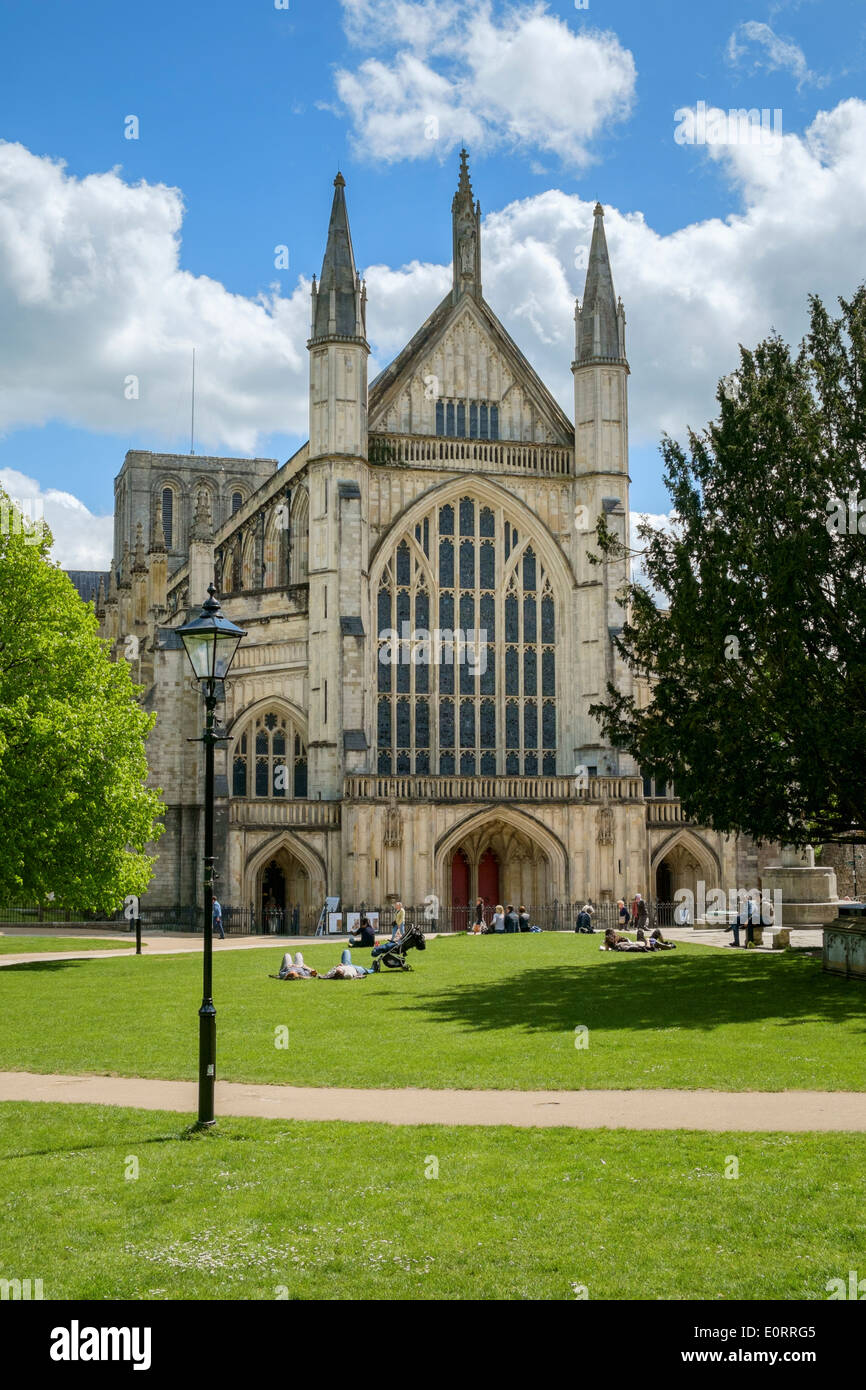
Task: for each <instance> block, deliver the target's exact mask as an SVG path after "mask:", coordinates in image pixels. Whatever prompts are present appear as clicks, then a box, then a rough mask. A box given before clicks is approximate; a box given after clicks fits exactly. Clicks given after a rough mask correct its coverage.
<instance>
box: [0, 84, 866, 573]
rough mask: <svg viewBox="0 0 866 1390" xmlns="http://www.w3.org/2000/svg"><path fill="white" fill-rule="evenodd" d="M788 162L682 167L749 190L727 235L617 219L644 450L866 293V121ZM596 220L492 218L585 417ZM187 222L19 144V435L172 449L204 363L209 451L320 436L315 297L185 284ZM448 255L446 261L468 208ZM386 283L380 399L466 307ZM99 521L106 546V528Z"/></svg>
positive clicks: (617, 262)
mask: <svg viewBox="0 0 866 1390" xmlns="http://www.w3.org/2000/svg"><path fill="white" fill-rule="evenodd" d="M774 146H778V148H765V147H762V146H760V145H750V144H734V145H721V146H719V145H716V146H707V147H698V146H682V147H680V150H679V157H680V158H681V159H682V160H683V174H684V176H685V175H686V174H690V173H692V172H693V171H694V169H695V167H696V165H697V164H698V163H699V162H700V161H703V160H710V161H714V162H715V163H716V165H717V167H719V169H720V171H721V172H722V174H723V175H724V177H725V178H726V179H727V180H728V183H729V185H730V187H731V188H732V190H733V192H734V195H735V196H736V198H737V199H738V201H739V204H740V210H739V211H738V212H736V213H734V214H732V215H730V216H729V217H727V218H724V219H722V218H711V219H708V220H706V221H702V222H696V223H692V224H690V225H688V226H685V227H682V228H679V229H677V230H674V231H673V232H670V233H668V234H666V235H661V234H659V233H658V232H657V231H655V230H654V229H653V228H652V227H651V226H649V225H648V224H647V222H646V220H645V218H644V216H643V215H642V213H640V212H639V211H635V210H628V209H619V208H615V207H609V208H608V209H607V212H606V217H605V226H606V231H607V237H608V244H609V246H610V252H611V260H612V265H613V275H614V281H615V285H616V289H617V292H618V293H619V294H621V296H622V298H623V301H624V304H625V309H626V315H627V320H628V323H627V329H626V333H627V344H628V353H629V360H630V363H631V369H632V376H631V380H630V412H629V414H630V429H631V439H632V443H633V444H634V445H636V446H650V445H653V444H655V443H657V442H658V438H659V435H660V433H661V432H662V431H663V430H667V431H669V432H670V433H671V434H673V435H674V436H675V437H677V438H680V439H682V438H683V437H684V433H685V427H686V425H687V424H689V425H692V426H694V427H697V428H700V427H701V426H702V425H703V424H704V423H705V422H706V420H708V419H710V418H712V417H713V416H714V415H715V414H716V412H717V403H716V401H715V392H716V385H717V382H718V380H719V378H721V377H722V376H724V375H726V374H727V373H728V372H730V371H731V370H732V369H734V368H735V367H736V366H737V361H738V354H737V344H738V343H739V342H742V343H744V344H745V345H747V346H748V345H754V344H755V343H757V342H758V341H759V340H760V339H761V338H763V337H765V336H766V335H767V334H768V333H769V332H770V331H771V330H772V329H773V328H775V329H777V330H778V331H779V332H780V333H781V334H782V335H783V336H784V337H785V338H787V339H788V340H789V341H798V340H799V338H800V336H801V334H802V332H803V330H804V328H805V325H806V322H807V304H806V299H807V295H808V293H809V292H815V293H818V294H820V295H821V297H822V298H823V299H824V301H825V302H826V303H827V304H829V305H830V306H831V307H832V306H833V305H834V304H835V300H836V297H837V296H838V295H839V294H843V295H849V294H850V293H852V292H853V290H854V289H855V287H856V286H857V285H858V284H859V283H860V281H861V280H862V279H863V256H862V247H863V244H864V240H866V164H864V162H863V159H862V150H863V149H864V148H866V103H864V102H863V101H860V100H856V99H851V100H848V101H844V102H842V103H840V104H839V105H837V106H836V107H835V108H834V109H832V110H829V111H824V112H820V113H819V114H818V116H817V117H816V118H815V120H814V121H813V122H812V124H811V126H810V127H809V128H808V129H807V130H806V131H805V132H804V134H803V135H793V134H786V135H783V136H781V137H780V138H779V140H778V141H774ZM599 191H601V190H599ZM592 210H593V202H592V200H588V201H584V200H583V199H581V198H580V197H579V196H577V195H576V194H566V193H563V192H561V191H559V190H556V189H548V190H546V191H545V192H542V193H539V194H537V195H535V196H532V197H527V198H524V199H521V200H519V201H516V202H513V203H509V204H508V205H506V206H505V207H503V208H501V209H499V210H497V211H493V212H490V213H488V215H487V216H486V217H485V218H484V223H483V231H482V235H483V238H484V252H483V265H484V279H485V284H484V291H485V295H486V297H487V299H488V300H489V302H490V303H491V305H492V306H493V308H494V310H495V311H496V312H497V313H499V315H500V317H501V318H502V320H503V322H504V323H505V325H506V327H507V328H508V330H509V332H510V333H511V334H512V335H513V336H514V337H515V339H516V340H517V342H518V343H519V345H520V347H521V348H522V349H523V351H524V352H525V353H526V355H527V357H528V358H529V360H530V361H531V362H532V364H533V366H534V367H535V368H536V370H537V371H538V372H539V373H540V375H541V377H542V378H543V380H544V381H546V383H547V384H548V386H549V387H550V389H551V390H552V391H553V392H554V394H555V395H556V396H557V397H558V398H559V400H560V402H561V403H562V405H563V406H564V408H565V409H566V411H567V412H568V413H569V414H570V413H571V410H572V378H571V372H570V364H571V360H572V357H573V347H574V338H573V334H574V323H573V309H574V296H575V294H582V292H583V282H584V276H585V265H586V250H587V247H588V246H589V240H590V236H591V231H592ZM182 215H183V205H182V201H181V196H180V194H179V193H178V192H177V190H172V189H167V188H164V187H162V186H151V185H147V184H138V185H136V186H135V187H130V186H128V185H127V184H125V183H124V182H123V180H122V178H121V177H120V175H119V174H118V173H111V174H102V175H92V176H90V177H89V178H83V179H75V178H73V177H71V176H69V175H67V173H66V172H65V171H64V169H63V167H62V165H59V164H57V163H56V162H53V161H51V160H48V159H42V158H38V157H36V156H34V155H32V154H29V153H28V152H27V151H26V150H24V149H22V147H21V146H13V145H0V316H2V321H3V324H4V333H3V335H2V336H0V428H5V429H11V428H13V427H15V426H24V425H35V424H43V423H45V422H46V421H48V420H52V419H53V420H60V421H62V422H63V423H66V424H73V425H77V426H79V427H84V428H88V429H92V430H96V431H112V432H115V433H120V434H127V435H128V436H132V435H133V434H134V433H135V434H136V437H138V438H142V437H144V438H145V439H147V440H149V441H151V443H150V447H154V448H159V447H161V446H162V447H165V444H164V441H165V440H166V439H170V438H172V436H173V432H174V431H176V427H177V410H176V406H177V402H178V383H179V382H181V383H183V382H185V381H187V380H188V371H189V356H190V349H191V346H192V345H193V344H194V343H195V344H198V345H199V357H198V361H199V362H200V363H201V366H202V370H201V371H199V373H198V382H199V386H198V392H197V394H198V408H197V419H198V435H199V441H200V445H201V448H202V450H204V449H205V448H207V449H209V450H211V451H213V452H215V453H230V452H242V453H243V452H250V453H252V452H255V451H256V449H257V448H258V447H260V446H259V441H260V439H261V437H262V436H263V435H265V434H267V433H271V432H277V431H279V432H285V433H294V434H297V435H299V436H301V437H304V435H305V432H306V428H307V361H306V358H307V354H306V350H305V343H306V338H307V334H308V331H309V318H308V315H309V297H308V296H309V286H308V285H307V283H306V282H305V281H304V280H302V279H300V280H298V281H297V282H296V284H295V286H294V288H291V289H289V290H288V291H287V294H286V296H285V297H278V296H276V295H274V296H273V297H272V298H269V299H268V300H267V301H266V302H262V301H258V300H250V299H244V298H243V297H242V296H239V295H233V294H230V293H229V292H228V291H227V290H226V289H225V288H224V287H223V286H222V285H220V284H219V283H218V282H217V281H215V280H211V279H207V278H205V277H201V276H195V275H193V274H190V273H189V272H187V271H182V270H180V269H179V265H178V250H179V239H180V229H181V224H182ZM441 238H442V249H443V260H444V259H445V255H447V253H448V252H449V251H450V226H449V216H448V208H447V207H445V208H443V209H442V227H441ZM359 249H360V248H359ZM365 249H366V248H365ZM375 249H376V248H375V246H371V247H370V248H369V250H370V252H371V253H375ZM367 280H368V293H369V299H368V329H369V333H370V337H371V341H372V344H373V348H374V355H373V359H372V360H371V364H370V374H371V379H372V377H373V375H374V374H375V372H376V371H377V370H378V369H379V368H381V367H383V366H385V365H386V364H387V362H388V361H390V359H391V358H392V357H393V356H394V354H395V353H397V352H398V351H399V350H400V349H401V348H402V347H403V345H404V344H405V343H406V342H408V341H409V339H410V338H411V337H412V336H413V334H414V333H415V332H416V331H417V329H418V328H419V327H420V325H421V324H422V322H423V321H424V319H425V318H426V317H427V315H428V314H429V313H430V312H431V310H432V309H433V308H434V307H435V305H436V304H437V303H438V302H439V300H440V299H441V298H442V296H443V295H444V294H445V292H446V290H447V288H448V285H449V284H450V270H449V267H448V265H447V263H446V264H439V265H437V264H430V263H424V262H420V261H413V262H411V263H409V264H407V265H405V266H402V267H399V266H398V267H391V266H388V265H385V264H381V263H380V264H374V265H372V266H370V268H369V269H368V271H367ZM128 374H136V375H138V377H139V381H140V387H141V389H140V395H139V399H138V400H137V401H135V400H126V399H125V398H124V386H123V383H124V380H125V378H126V377H127V375H128ZM28 495H29V494H28ZM73 501H74V499H73ZM75 505H76V506H79V507H80V505H81V504H75ZM78 515H80V516H81V527H80V530H79V532H78V533H77V534H78V535H79V536H80V540H81V544H82V546H85V545H86V544H87V543H88V542H89V539H90V532H91V530H92V525H93V522H92V518H90V517H89V514H83V513H79V514H78ZM67 519H69V520H70V522H71V521H72V520H74V514H73V513H72V512H69V513H68V516H67ZM58 535H60V531H59V529H58ZM106 555H107V550H106ZM73 558H74V557H73ZM73 558H70V559H68V561H67V559H66V558H64V563H68V564H69V567H72V568H74V567H80V568H86V567H90V566H89V565H88V564H86V563H85V559H84V557H83V552H82V555H81V556H79V557H78V558H76V559H75V563H74V564H73ZM103 563H104V557H101V558H100V559H99V560H95V561H94V566H93V567H99V566H100V565H102V564H103Z"/></svg>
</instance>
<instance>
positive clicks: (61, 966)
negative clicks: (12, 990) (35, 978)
mask: <svg viewBox="0 0 866 1390" xmlns="http://www.w3.org/2000/svg"><path fill="white" fill-rule="evenodd" d="M10 954H11V953H10ZM103 959H104V958H103ZM109 959H111V960H115V959H121V957H115V956H111V957H109ZM0 960H2V957H0ZM97 962H98V963H100V964H101V959H100V957H97ZM92 963H93V962H92V961H90V960H88V958H87V956H75V957H74V958H73V959H72V960H66V959H65V958H64V959H63V960H19V961H16V962H15V964H14V965H2V966H0V972H2V971H7V970H8V971H9V972H10V974H11V972H12V971H13V970H16V971H17V970H68V969H69V968H70V966H73V965H91V964H92Z"/></svg>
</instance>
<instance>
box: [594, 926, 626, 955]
mask: <svg viewBox="0 0 866 1390" xmlns="http://www.w3.org/2000/svg"><path fill="white" fill-rule="evenodd" d="M624 941H625V942H628V937H627V936H623V934H622V932H618V931H614V929H613V927H608V929H607V931H606V932H605V934H604V941H603V942H602V943H601V945H600V946H599V948H598V949H599V950H600V951H615V950H616V948H617V947H618V946H620V945H622V943H623V942H624Z"/></svg>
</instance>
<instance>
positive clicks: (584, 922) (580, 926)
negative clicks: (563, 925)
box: [574, 903, 592, 935]
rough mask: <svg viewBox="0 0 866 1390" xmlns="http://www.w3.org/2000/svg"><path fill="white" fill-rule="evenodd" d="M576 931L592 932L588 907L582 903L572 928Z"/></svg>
mask: <svg viewBox="0 0 866 1390" xmlns="http://www.w3.org/2000/svg"><path fill="white" fill-rule="evenodd" d="M574 930H575V931H576V932H587V933H588V934H589V935H591V934H592V917H591V916H590V914H589V907H588V906H587V904H586V903H584V905H583V907H582V908H581V909H580V912H578V914H577V924H576V926H575V928H574Z"/></svg>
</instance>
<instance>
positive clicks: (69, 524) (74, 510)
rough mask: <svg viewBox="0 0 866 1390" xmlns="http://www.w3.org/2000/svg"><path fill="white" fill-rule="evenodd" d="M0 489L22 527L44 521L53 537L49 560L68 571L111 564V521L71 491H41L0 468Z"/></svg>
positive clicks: (21, 475) (32, 481)
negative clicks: (7, 498)
mask: <svg viewBox="0 0 866 1390" xmlns="http://www.w3.org/2000/svg"><path fill="white" fill-rule="evenodd" d="M0 487H2V488H3V490H4V492H6V493H7V494H8V496H9V497H11V498H12V500H13V502H14V503H15V505H16V507H17V508H18V510H19V511H20V512H21V514H22V517H23V518H24V522H25V525H27V524H31V525H37V526H38V525H39V523H40V522H42V521H44V522H45V524H46V526H47V527H48V529H49V530H50V531H51V534H52V536H53V538H54V545H53V546H52V549H51V558H52V559H53V560H57V561H58V562H59V564H60V565H61V566H62V567H63V569H68V570H107V569H108V568H109V566H110V564H111V549H112V541H113V539H114V519H113V517H111V516H96V515H94V513H93V512H89V511H88V510H87V508H86V507H85V505H84V503H83V502H79V500H78V498H77V497H73V495H72V493H71V492H60V491H59V490H58V489H57V488H45V489H43V488H42V487H41V486H40V485H39V483H38V482H37V481H36V479H35V478H29V477H27V475H26V474H25V473H19V472H17V471H16V470H15V469H13V468H0Z"/></svg>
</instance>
